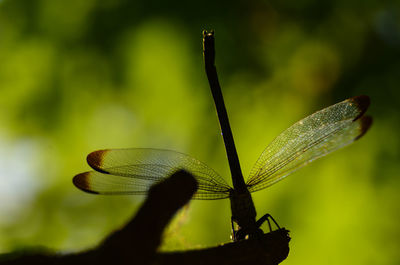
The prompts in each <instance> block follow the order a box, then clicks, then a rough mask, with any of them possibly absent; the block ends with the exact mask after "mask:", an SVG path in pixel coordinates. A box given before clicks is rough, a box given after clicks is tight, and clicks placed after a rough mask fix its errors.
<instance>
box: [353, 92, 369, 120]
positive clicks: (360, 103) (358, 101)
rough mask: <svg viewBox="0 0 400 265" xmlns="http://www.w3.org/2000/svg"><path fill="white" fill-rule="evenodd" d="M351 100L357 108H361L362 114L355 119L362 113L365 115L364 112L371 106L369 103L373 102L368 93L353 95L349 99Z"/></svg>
mask: <svg viewBox="0 0 400 265" xmlns="http://www.w3.org/2000/svg"><path fill="white" fill-rule="evenodd" d="M349 101H350V102H351V103H353V104H355V105H356V106H357V108H358V109H359V110H360V114H359V115H358V116H357V117H356V118H355V119H354V120H357V119H359V118H360V117H361V116H362V115H364V113H365V112H366V111H367V109H368V107H369V104H370V103H371V100H370V99H369V97H368V96H366V95H361V96H355V97H352V98H350V99H349Z"/></svg>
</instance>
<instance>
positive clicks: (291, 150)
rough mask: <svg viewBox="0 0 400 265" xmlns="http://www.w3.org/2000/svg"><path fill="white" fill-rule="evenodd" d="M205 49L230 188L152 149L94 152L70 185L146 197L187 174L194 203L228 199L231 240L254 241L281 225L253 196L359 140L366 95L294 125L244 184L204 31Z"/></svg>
mask: <svg viewBox="0 0 400 265" xmlns="http://www.w3.org/2000/svg"><path fill="white" fill-rule="evenodd" d="M203 49H204V51H203V52H204V57H205V63H206V72H207V77H208V79H209V83H210V87H211V90H212V94H213V98H214V101H215V105H216V108H217V114H218V118H219V121H220V125H221V130H222V135H223V139H224V143H225V147H226V151H227V157H228V162H229V166H230V170H231V177H232V183H233V187H232V186H231V185H229V184H228V183H227V182H226V181H225V179H224V178H223V177H221V175H220V174H218V173H217V172H216V171H215V170H213V169H212V168H211V167H209V166H207V165H206V164H205V163H203V162H201V161H200V160H198V159H196V158H193V157H192V156H189V155H186V154H184V153H180V152H176V151H173V150H166V149H151V148H129V149H105V150H98V151H95V152H92V153H90V154H89V155H88V156H87V162H88V164H89V166H90V167H91V168H92V169H93V170H92V171H88V172H84V173H81V174H78V175H76V176H75V177H74V178H73V183H74V185H75V186H76V187H78V188H79V189H81V190H83V191H85V192H89V193H94V194H106V195H129V194H131V195H145V194H147V192H148V191H149V189H150V187H151V186H152V185H154V184H155V183H158V182H160V181H162V180H164V179H165V178H167V177H168V176H170V175H171V174H173V173H174V172H176V171H178V170H185V171H188V172H190V173H191V174H192V175H193V176H194V177H195V179H196V180H197V182H198V190H197V192H196V193H195V194H194V195H193V199H198V200H218V199H227V198H229V199H230V204H231V212H232V216H231V225H232V239H233V241H238V240H243V239H246V238H256V237H259V236H260V235H262V234H263V231H262V229H261V228H260V227H261V225H262V224H263V223H264V222H265V221H267V222H268V225H269V229H270V231H271V230H272V228H271V223H270V221H269V219H271V220H272V222H273V223H274V224H275V225H276V227H277V228H278V229H280V226H279V225H278V223H277V222H276V221H275V220H274V218H273V217H272V216H271V215H270V214H265V215H263V216H262V217H261V218H259V219H258V220H257V219H256V216H257V213H256V209H255V206H254V203H253V200H252V197H251V193H253V192H256V191H259V190H262V189H265V188H267V187H269V186H271V185H273V184H275V183H277V182H278V181H280V180H282V179H284V178H285V177H286V176H288V175H289V174H291V173H293V172H294V171H296V170H298V169H299V168H301V167H303V166H305V165H307V164H308V163H310V162H312V161H314V160H316V159H318V158H320V157H323V156H325V155H327V154H329V153H331V152H333V151H335V150H337V149H339V148H342V147H344V146H346V145H349V144H350V143H352V142H354V141H356V140H357V139H359V138H360V137H362V136H363V135H364V134H365V133H366V132H367V131H368V129H369V128H370V126H371V124H372V118H371V117H370V116H367V115H364V114H365V112H366V110H367V109H368V107H369V104H370V99H369V97H368V96H366V95H361V96H356V97H352V98H349V99H346V100H344V101H342V102H339V103H336V104H334V105H332V106H329V107H327V108H324V109H322V110H320V111H317V112H315V113H313V114H312V115H310V116H308V117H306V118H304V119H302V120H300V121H298V122H296V123H295V124H293V125H292V126H290V127H289V128H288V129H286V130H285V131H283V132H282V133H281V134H280V135H278V136H277V137H276V138H275V139H274V140H273V141H272V142H271V143H270V144H269V145H268V146H267V147H266V148H265V150H264V151H263V152H262V154H261V156H260V157H259V158H258V160H257V161H256V163H255V165H254V166H253V168H252V170H251V171H250V175H249V177H248V178H247V181H244V178H243V176H242V173H241V170H240V164H239V160H238V156H237V153H236V148H235V146H234V142H233V136H232V132H231V130H230V126H229V120H228V117H227V114H226V109H225V105H224V103H223V98H222V93H221V90H220V87H219V82H218V78H217V75H216V69H215V65H214V56H215V51H214V32H207V31H205V32H204V33H203ZM235 224H236V227H237V228H235Z"/></svg>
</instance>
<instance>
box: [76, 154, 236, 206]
mask: <svg viewBox="0 0 400 265" xmlns="http://www.w3.org/2000/svg"><path fill="white" fill-rule="evenodd" d="M87 162H88V164H89V165H90V166H91V167H92V168H93V169H94V170H96V171H90V172H85V173H81V174H79V175H77V176H75V177H74V180H73V182H74V184H75V186H77V187H78V188H80V189H82V190H84V191H86V192H92V193H100V194H146V193H147V191H148V190H149V188H150V187H151V186H152V185H153V184H155V183H158V182H160V181H162V180H163V179H165V178H166V177H168V176H170V175H171V174H173V173H174V172H176V171H178V170H180V169H183V170H186V171H188V172H190V173H191V174H193V176H194V177H195V178H196V180H197V182H198V185H199V187H198V191H197V193H196V194H195V195H194V197H193V198H196V199H222V198H228V197H229V190H230V186H229V185H228V184H227V183H226V182H225V180H224V179H223V178H222V177H220V176H219V175H218V174H217V173H216V172H215V171H214V170H213V169H211V168H209V167H208V166H207V165H205V164H204V163H202V162H200V161H199V160H197V159H195V158H193V157H190V156H188V155H185V154H182V153H178V152H175V151H171V150H162V149H146V148H145V149H140V148H132V149H110V150H99V151H95V152H92V153H90V154H89V155H88V157H87Z"/></svg>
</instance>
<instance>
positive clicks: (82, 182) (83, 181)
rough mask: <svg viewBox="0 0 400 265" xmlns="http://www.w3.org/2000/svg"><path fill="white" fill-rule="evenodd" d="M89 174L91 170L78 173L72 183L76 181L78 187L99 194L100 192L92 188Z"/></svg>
mask: <svg viewBox="0 0 400 265" xmlns="http://www.w3.org/2000/svg"><path fill="white" fill-rule="evenodd" d="M89 174H90V172H85V173H81V174H78V175H76V176H75V177H74V178H73V179H72V183H74V185H75V187H77V188H78V189H80V190H83V191H85V192H87V193H92V194H99V193H98V192H96V191H93V190H91V189H90V182H89V177H88V176H89Z"/></svg>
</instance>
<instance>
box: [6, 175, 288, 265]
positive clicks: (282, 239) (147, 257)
mask: <svg viewBox="0 0 400 265" xmlns="http://www.w3.org/2000/svg"><path fill="white" fill-rule="evenodd" d="M196 190H197V182H196V180H195V179H194V178H193V176H192V175H190V174H189V173H186V172H184V171H179V172H177V173H175V174H173V175H172V176H171V177H169V178H168V179H166V180H165V181H163V182H161V183H159V184H157V185H155V186H154V187H152V188H151V190H150V191H149V195H148V197H147V199H146V201H145V202H144V203H143V205H142V207H141V208H140V209H139V211H138V213H137V214H136V216H135V217H134V218H133V219H132V220H131V222H129V223H128V224H127V225H126V226H125V227H124V228H122V229H121V230H119V231H117V232H115V233H113V234H112V235H110V236H109V237H108V238H107V239H106V240H104V242H103V243H102V244H101V245H100V246H99V247H97V248H96V249H93V250H89V251H87V252H82V253H78V254H70V255H54V254H51V252H49V251H46V252H44V251H43V252H41V253H32V252H31V253H23V252H17V253H11V254H7V255H3V256H2V257H1V260H2V262H0V263H1V264H2V265H22V264H23V265H25V264H42V265H50V264H54V265H67V264H68V265H70V264H74V265H81V264H82V265H89V264H96V265H102V264H104V265H111V264H112V265H125V264H140V265H147V264H159V265H162V264H176V265H179V264H193V265H196V264H219V265H221V264H230V265H232V264H247V263H250V262H251V264H278V263H280V262H281V261H282V260H284V259H285V258H286V257H287V255H288V252H289V247H288V242H289V240H290V238H289V237H288V235H287V232H288V231H287V230H285V229H280V230H277V231H274V232H272V233H268V234H264V235H263V237H262V238H260V239H257V240H244V241H239V242H234V243H228V244H225V245H223V246H218V247H213V248H207V249H199V250H189V251H181V252H161V253H157V252H156V251H157V248H158V247H159V245H160V244H161V239H162V233H163V230H164V229H165V227H166V226H167V224H168V223H169V221H170V220H171V218H172V217H173V215H174V214H175V213H176V212H177V211H178V210H179V208H181V207H182V206H183V205H185V204H186V203H187V202H188V201H189V200H190V198H191V197H192V195H193V194H194V193H195V192H196Z"/></svg>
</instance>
